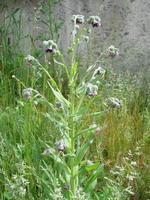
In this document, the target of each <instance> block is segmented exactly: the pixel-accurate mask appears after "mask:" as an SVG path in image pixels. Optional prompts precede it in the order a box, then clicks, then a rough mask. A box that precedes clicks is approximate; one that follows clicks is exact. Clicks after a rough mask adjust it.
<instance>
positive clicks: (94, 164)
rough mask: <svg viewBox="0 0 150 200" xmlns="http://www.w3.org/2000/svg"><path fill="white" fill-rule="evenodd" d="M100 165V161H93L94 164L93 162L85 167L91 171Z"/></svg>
mask: <svg viewBox="0 0 150 200" xmlns="http://www.w3.org/2000/svg"><path fill="white" fill-rule="evenodd" d="M98 167H99V163H93V164H91V165H87V166H86V167H85V170H86V171H87V172H90V171H93V170H96V169H97V168H98Z"/></svg>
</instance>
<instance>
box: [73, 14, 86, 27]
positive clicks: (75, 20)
mask: <svg viewBox="0 0 150 200" xmlns="http://www.w3.org/2000/svg"><path fill="white" fill-rule="evenodd" d="M71 20H72V22H73V23H74V24H75V25H76V24H78V25H79V24H83V23H84V21H85V20H84V16H83V15H73V16H72V19H71Z"/></svg>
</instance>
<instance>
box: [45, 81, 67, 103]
mask: <svg viewBox="0 0 150 200" xmlns="http://www.w3.org/2000/svg"><path fill="white" fill-rule="evenodd" d="M49 86H50V88H51V90H52V92H53V94H54V96H55V97H56V99H57V100H58V101H59V102H60V103H62V104H63V105H66V106H67V107H69V106H70V102H69V101H68V100H67V99H65V98H64V96H63V95H62V94H61V92H60V91H56V90H55V89H54V88H53V87H52V86H51V85H50V84H49Z"/></svg>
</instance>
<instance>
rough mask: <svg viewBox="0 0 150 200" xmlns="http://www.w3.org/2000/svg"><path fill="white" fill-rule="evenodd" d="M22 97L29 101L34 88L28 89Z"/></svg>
mask: <svg viewBox="0 0 150 200" xmlns="http://www.w3.org/2000/svg"><path fill="white" fill-rule="evenodd" d="M22 96H23V98H24V99H25V100H29V99H31V97H32V88H26V89H24V90H23V92H22Z"/></svg>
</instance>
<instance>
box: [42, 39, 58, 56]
mask: <svg viewBox="0 0 150 200" xmlns="http://www.w3.org/2000/svg"><path fill="white" fill-rule="evenodd" d="M43 45H44V46H45V52H46V53H56V52H57V44H56V43H55V42H54V41H53V40H47V41H43Z"/></svg>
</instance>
